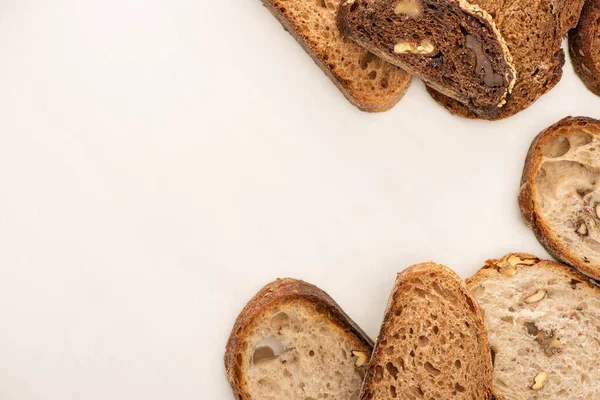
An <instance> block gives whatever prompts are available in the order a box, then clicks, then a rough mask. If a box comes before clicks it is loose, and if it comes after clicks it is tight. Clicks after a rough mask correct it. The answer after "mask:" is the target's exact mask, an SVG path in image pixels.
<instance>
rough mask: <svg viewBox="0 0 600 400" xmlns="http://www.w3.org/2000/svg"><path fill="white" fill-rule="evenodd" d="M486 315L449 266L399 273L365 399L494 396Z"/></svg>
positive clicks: (479, 399)
mask: <svg viewBox="0 0 600 400" xmlns="http://www.w3.org/2000/svg"><path fill="white" fill-rule="evenodd" d="M491 388H492V360H491V354H490V347H489V344H488V339H487V334H486V331H485V328H484V322H483V314H482V311H481V309H480V308H479V305H477V302H476V301H475V300H474V299H473V297H472V296H471V294H470V293H469V291H468V290H467V287H466V285H465V283H464V282H463V281H462V279H460V277H459V276H458V275H456V274H455V273H454V272H453V271H451V270H450V269H449V268H447V267H445V266H442V265H438V264H434V263H426V264H419V265H415V266H413V267H410V268H408V269H406V270H405V271H404V272H402V273H400V274H398V278H397V279H396V284H395V286H394V289H393V291H392V294H391V296H390V298H389V302H388V308H387V311H386V313H385V317H384V320H383V324H382V326H381V332H380V333H379V337H378V338H377V343H376V345H375V350H374V351H373V356H372V358H371V361H370V363H369V369H368V371H367V376H366V378H365V382H364V384H363V389H362V393H361V397H360V398H361V400H392V399H468V400H471V399H477V400H486V399H491V398H492V391H491Z"/></svg>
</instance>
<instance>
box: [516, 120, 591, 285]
mask: <svg viewBox="0 0 600 400" xmlns="http://www.w3.org/2000/svg"><path fill="white" fill-rule="evenodd" d="M519 206H520V208H521V214H522V215H523V219H524V220H525V223H526V224H527V225H528V226H530V227H531V228H532V229H533V231H534V232H535V235H536V237H537V238H538V240H539V241H540V243H541V244H542V245H543V246H544V247H545V248H546V250H548V252H549V253H550V254H552V256H553V257H555V258H556V259H558V260H561V261H563V262H565V263H567V264H570V265H572V266H573V267H575V268H577V269H578V270H579V271H581V272H582V273H584V274H585V275H588V276H591V277H593V278H596V279H600V121H597V120H594V119H591V118H583V117H579V118H572V117H568V118H565V119H563V120H562V121H560V122H558V123H556V124H554V125H552V126H551V127H549V128H548V129H546V130H544V131H543V132H542V133H540V134H539V135H538V136H537V137H536V138H535V139H534V141H533V143H532V144H531V147H530V148H529V153H528V154H527V159H526V161H525V167H524V169H523V177H522V178H521V192H520V194H519Z"/></svg>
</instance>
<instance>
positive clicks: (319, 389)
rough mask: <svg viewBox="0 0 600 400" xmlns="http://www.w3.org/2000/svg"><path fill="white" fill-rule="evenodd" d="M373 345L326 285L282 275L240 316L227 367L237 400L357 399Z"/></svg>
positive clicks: (233, 331)
mask: <svg viewBox="0 0 600 400" xmlns="http://www.w3.org/2000/svg"><path fill="white" fill-rule="evenodd" d="M372 346H373V342H372V340H371V339H370V338H369V337H368V336H367V335H366V334H365V333H364V332H363V331H362V330H361V329H360V328H359V327H358V326H357V325H356V324H355V323H354V322H353V321H352V320H351V319H350V317H348V316H347V315H346V314H345V313H344V312H343V311H342V309H341V308H340V306H339V305H338V304H337V303H335V301H334V300H333V299H332V298H331V297H329V295H327V294H326V293H325V292H323V291H322V290H321V289H319V288H317V287H316V286H313V285H311V284H308V283H306V282H303V281H300V280H295V279H278V280H276V281H274V282H272V283H270V284H268V285H267V286H265V287H264V288H263V289H262V290H260V291H259V292H258V293H257V294H256V295H255V296H254V298H253V299H252V300H250V302H249V303H248V304H247V305H246V307H245V308H244V310H243V311H242V312H241V313H240V315H239V316H238V318H237V320H236V322H235V325H234V327H233V330H232V332H231V336H230V338H229V341H228V342H227V349H226V353H225V369H226V372H227V377H228V380H229V382H230V384H231V387H232V389H233V391H234V394H235V398H236V399H237V400H262V399H265V400H269V399H271V400H275V399H277V400H297V399H303V400H304V399H322V398H327V399H329V400H349V399H354V400H357V399H358V394H359V390H360V386H361V384H362V379H363V377H364V374H365V372H366V366H367V362H368V359H369V357H370V355H371V351H372ZM324 396H325V397H324Z"/></svg>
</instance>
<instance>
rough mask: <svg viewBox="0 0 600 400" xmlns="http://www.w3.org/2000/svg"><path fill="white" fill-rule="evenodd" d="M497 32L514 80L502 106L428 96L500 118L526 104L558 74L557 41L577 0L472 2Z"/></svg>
mask: <svg viewBox="0 0 600 400" xmlns="http://www.w3.org/2000/svg"><path fill="white" fill-rule="evenodd" d="M476 2H477V4H478V5H479V6H480V7H481V8H483V9H484V10H486V11H487V12H489V13H490V14H491V15H492V16H493V17H494V21H495V23H496V26H497V27H498V29H499V30H500V32H502V35H503V36H504V39H505V40H506V43H507V45H508V48H509V49H510V52H511V54H512V56H513V61H514V65H515V67H516V69H517V81H516V84H515V87H514V89H513V90H512V92H511V93H510V94H509V95H508V97H507V99H506V104H505V105H504V107H502V108H498V109H496V110H494V111H495V112H494V113H492V114H488V115H484V114H482V113H476V112H473V111H472V110H470V109H468V108H467V107H464V106H463V105H462V104H461V103H459V102H457V101H454V100H453V99H452V98H449V97H447V96H445V95H444V94H443V93H440V92H439V91H436V90H435V88H433V87H432V88H428V89H427V90H428V92H429V94H430V95H431V96H432V97H433V98H434V100H436V101H437V102H438V103H440V104H441V105H443V106H444V107H445V108H446V109H448V111H450V112H451V113H452V114H454V115H458V116H461V117H464V118H479V119H487V120H500V119H504V118H508V117H511V116H513V115H515V114H517V113H518V112H520V111H522V110H524V109H526V108H527V107H529V106H530V105H532V104H533V103H534V102H535V101H536V100H537V99H538V98H540V97H541V96H542V95H544V94H546V93H547V92H548V91H550V90H551V89H552V88H554V87H555V86H556V85H557V84H558V82H559V81H560V79H561V78H562V67H563V65H564V63H565V55H564V52H563V50H562V49H561V47H560V46H561V41H562V39H563V37H564V36H565V35H566V34H567V32H568V31H569V29H571V28H573V27H575V25H577V21H578V20H579V14H580V12H581V7H582V6H583V0H508V1H507V0H476Z"/></svg>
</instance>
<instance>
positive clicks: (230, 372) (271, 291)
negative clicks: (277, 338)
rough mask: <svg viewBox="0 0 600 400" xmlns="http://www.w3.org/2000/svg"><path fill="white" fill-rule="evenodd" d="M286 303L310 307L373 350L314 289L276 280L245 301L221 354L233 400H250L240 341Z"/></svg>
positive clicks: (363, 335)
mask: <svg viewBox="0 0 600 400" xmlns="http://www.w3.org/2000/svg"><path fill="white" fill-rule="evenodd" d="M290 302H303V303H305V304H306V305H308V306H309V307H314V308H315V310H316V311H315V312H319V313H321V314H323V315H326V316H327V319H328V320H329V322H330V323H331V324H333V325H335V326H336V327H338V328H339V329H341V331H343V332H345V333H346V334H347V335H348V336H349V337H352V338H353V341H357V342H359V343H360V344H361V345H363V346H364V347H365V348H368V349H369V350H371V349H372V348H373V340H372V339H371V338H369V336H367V334H366V333H365V332H364V331H363V330H362V329H360V327H359V326H358V325H357V324H356V323H355V322H354V321H353V320H352V319H351V318H350V317H349V316H348V315H347V314H346V313H345V312H344V311H343V310H342V309H341V307H340V306H339V305H338V304H337V303H336V302H335V301H334V300H333V299H332V298H331V297H330V296H329V295H328V294H327V293H325V292H324V291H322V290H321V289H319V288H318V287H316V286H314V285H311V284H309V283H306V282H304V281H301V280H296V279H289V278H288V279H277V280H276V281H274V282H271V283H269V284H268V285H266V286H265V287H264V288H262V289H261V290H260V291H259V292H258V293H257V294H256V295H255V296H254V297H253V298H252V300H250V301H249V302H248V304H247V305H246V307H244V309H243V310H242V312H241V313H240V315H239V316H238V318H237V319H236V321H235V324H234V326H233V329H232V331H231V335H230V337H229V340H228V342H227V346H226V352H225V371H226V373H227V379H228V380H229V383H230V385H231V388H232V389H233V392H234V394H235V397H236V399H238V400H251V399H250V397H249V394H248V393H246V389H245V387H244V381H243V379H242V376H241V375H242V372H243V371H242V370H241V369H240V368H239V364H238V360H237V354H238V353H239V352H240V348H241V345H242V342H243V341H244V339H245V338H246V337H247V336H248V333H249V332H250V331H251V330H252V327H253V326H254V324H255V322H256V321H258V320H260V319H261V317H262V316H263V315H264V314H265V313H267V312H269V311H270V310H271V309H272V308H273V307H276V306H279V305H282V304H287V303H290Z"/></svg>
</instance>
